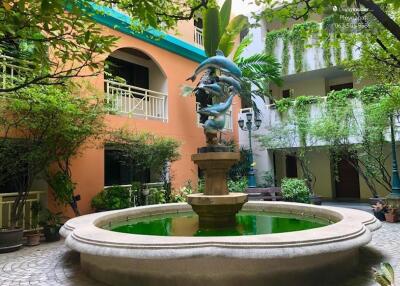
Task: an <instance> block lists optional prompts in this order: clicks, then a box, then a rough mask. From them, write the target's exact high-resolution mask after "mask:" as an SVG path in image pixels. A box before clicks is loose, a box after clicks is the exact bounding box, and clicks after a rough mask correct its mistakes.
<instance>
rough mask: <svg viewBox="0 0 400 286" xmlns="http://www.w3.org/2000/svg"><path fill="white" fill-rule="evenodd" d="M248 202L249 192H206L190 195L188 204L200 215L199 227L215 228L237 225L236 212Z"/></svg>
mask: <svg viewBox="0 0 400 286" xmlns="http://www.w3.org/2000/svg"><path fill="white" fill-rule="evenodd" d="M245 202H247V194H243V193H229V194H228V195H219V196H210V195H204V194H192V195H188V204H189V205H191V206H192V208H193V211H194V212H195V213H197V214H198V216H199V227H200V228H202V229H215V228H224V227H232V226H235V225H236V214H237V213H238V212H239V211H240V209H241V208H242V206H243V204H244V203H245Z"/></svg>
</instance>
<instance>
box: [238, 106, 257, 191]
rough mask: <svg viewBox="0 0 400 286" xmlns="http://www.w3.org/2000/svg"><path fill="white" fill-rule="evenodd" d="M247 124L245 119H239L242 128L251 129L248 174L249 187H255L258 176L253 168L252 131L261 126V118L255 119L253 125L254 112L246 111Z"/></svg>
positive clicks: (244, 129)
mask: <svg viewBox="0 0 400 286" xmlns="http://www.w3.org/2000/svg"><path fill="white" fill-rule="evenodd" d="M246 119H247V121H246V126H245V122H244V120H243V119H239V120H238V124H239V127H240V129H242V130H243V131H249V156H248V161H249V163H250V169H249V173H248V176H247V180H248V181H247V186H248V187H249V188H255V187H257V185H256V177H255V172H254V169H253V148H252V146H251V131H256V130H258V129H259V128H260V126H261V119H259V118H256V117H255V120H254V126H253V122H252V119H253V114H252V113H246Z"/></svg>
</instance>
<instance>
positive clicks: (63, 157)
mask: <svg viewBox="0 0 400 286" xmlns="http://www.w3.org/2000/svg"><path fill="white" fill-rule="evenodd" d="M87 88H90V86H88V87H87ZM71 89H72V90H71V92H72V94H69V92H68V90H67V91H66V93H67V94H66V95H65V96H66V100H65V102H60V104H63V105H64V107H63V109H62V113H61V114H60V115H59V119H58V123H57V125H58V128H60V129H61V130H62V133H61V134H59V135H58V136H57V137H56V138H55V139H56V141H54V142H53V144H54V147H53V151H54V163H55V164H56V165H57V168H56V171H55V172H54V169H53V170H52V171H53V172H52V171H50V170H49V171H48V172H47V176H46V177H47V182H48V183H49V185H50V187H51V188H52V190H53V192H54V195H55V199H56V201H58V202H59V203H61V204H63V205H69V206H71V208H72V210H73V211H74V213H75V215H76V216H78V215H80V212H79V208H78V205H77V200H76V197H75V195H74V191H75V184H74V182H73V180H72V173H71V169H70V168H71V160H72V159H73V158H75V157H77V156H79V155H80V154H81V153H82V151H83V150H84V149H85V148H87V147H89V146H90V145H93V144H95V143H96V142H97V141H100V142H101V141H102V140H103V137H104V135H105V133H106V128H105V123H104V115H105V114H106V109H105V108H104V106H103V104H102V103H101V102H100V100H99V98H98V97H96V96H94V97H88V98H82V97H79V96H76V95H77V93H78V90H77V89H76V88H75V89H74V88H73V87H71ZM84 90H85V89H84V88H83V86H81V87H80V88H79V92H80V93H82V92H83V93H84ZM72 96H73V97H72Z"/></svg>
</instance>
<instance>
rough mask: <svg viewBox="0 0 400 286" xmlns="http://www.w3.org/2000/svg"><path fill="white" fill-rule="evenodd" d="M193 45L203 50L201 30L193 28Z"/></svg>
mask: <svg viewBox="0 0 400 286" xmlns="http://www.w3.org/2000/svg"><path fill="white" fill-rule="evenodd" d="M193 40H194V43H195V45H196V46H197V47H199V48H203V46H204V43H203V29H201V28H198V27H194V39H193Z"/></svg>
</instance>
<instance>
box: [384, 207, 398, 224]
mask: <svg viewBox="0 0 400 286" xmlns="http://www.w3.org/2000/svg"><path fill="white" fill-rule="evenodd" d="M398 216H399V213H398V209H397V208H395V207H393V206H391V205H389V206H388V208H387V212H386V213H385V220H386V221H387V222H397V221H398Z"/></svg>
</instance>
